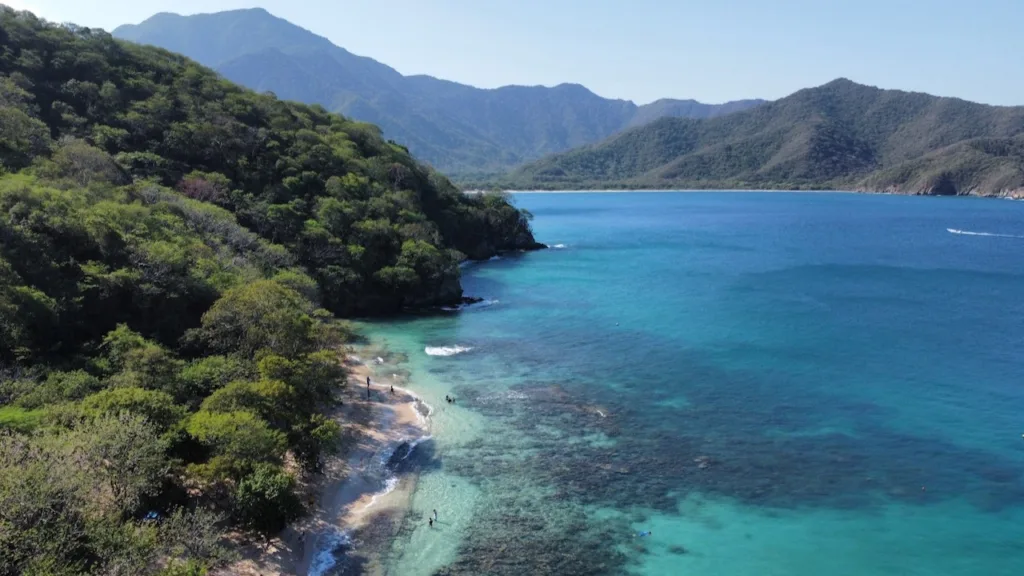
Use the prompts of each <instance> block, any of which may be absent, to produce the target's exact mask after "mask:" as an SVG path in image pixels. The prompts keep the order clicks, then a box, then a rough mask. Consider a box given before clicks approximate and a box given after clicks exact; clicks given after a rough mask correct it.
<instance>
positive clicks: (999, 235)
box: [946, 228, 1024, 239]
mask: <svg viewBox="0 0 1024 576" xmlns="http://www.w3.org/2000/svg"><path fill="white" fill-rule="evenodd" d="M946 230H947V231H948V232H949V233H950V234H963V235H964V236H991V237H994V238H1018V239H1024V236H1018V235H1017V234H996V233H994V232H971V231H970V230H957V229H956V228H946Z"/></svg>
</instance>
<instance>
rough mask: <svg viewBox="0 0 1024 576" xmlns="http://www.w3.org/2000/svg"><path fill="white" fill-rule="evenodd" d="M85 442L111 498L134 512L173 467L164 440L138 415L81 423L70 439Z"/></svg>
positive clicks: (92, 467) (95, 472) (96, 473)
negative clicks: (168, 458)
mask: <svg viewBox="0 0 1024 576" xmlns="http://www.w3.org/2000/svg"><path fill="white" fill-rule="evenodd" d="M69 441H71V442H73V443H78V444H80V445H81V446H82V448H83V450H84V452H85V454H86V457H87V461H88V465H89V467H90V470H91V472H92V476H93V477H94V478H96V479H101V480H102V483H103V484H104V485H105V487H106V488H107V489H109V490H110V499H111V502H113V503H114V504H115V505H116V506H117V507H118V508H119V509H120V510H121V511H122V512H124V513H131V512H132V511H134V510H135V509H137V508H138V506H139V504H140V503H141V502H142V499H143V498H145V497H147V496H154V495H156V493H157V491H158V490H159V487H160V485H161V483H162V482H163V480H164V477H165V476H166V475H167V473H168V471H169V469H170V463H169V462H168V460H167V457H166V456H165V453H164V451H165V446H164V443H163V442H162V441H161V440H160V438H159V437H158V433H157V430H156V428H155V427H154V426H152V425H151V424H149V423H147V422H146V421H145V420H144V419H143V418H141V417H139V416H131V415H127V414H121V415H119V416H113V417H110V416H108V417H101V418H97V419H95V420H91V421H88V422H86V423H85V424H82V425H80V426H78V427H77V428H76V429H75V431H74V433H73V434H72V436H71V438H70V440H69Z"/></svg>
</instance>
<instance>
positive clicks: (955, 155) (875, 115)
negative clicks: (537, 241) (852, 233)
mask: <svg viewBox="0 0 1024 576" xmlns="http://www.w3.org/2000/svg"><path fill="white" fill-rule="evenodd" d="M477 184H479V183H477ZM490 184H497V185H499V186H502V187H506V188H519V189H531V188H589V187H620V188H704V189H707V188H724V189H729V188H744V189H749V188H781V189H847V190H868V191H886V192H899V193H912V194H980V195H1000V196H1014V197H1021V196H1024V107H1022V106H1016V107H999V106H988V105H984V104H976V103H973V102H967V101H965V100H960V99H957V98H940V97H936V96H931V95H928V94H920V93H911V92H903V91H899V90H882V89H879V88H874V87H870V86H863V85H860V84H857V83H855V82H852V81H850V80H847V79H839V80H835V81H833V82H830V83H828V84H825V85H823V86H819V87H817V88H808V89H804V90H800V91H798V92H796V93H794V94H792V95H790V96H787V97H785V98H782V99H780V100H776V101H774V102H770V103H767V104H764V105H762V106H758V107H757V108H754V109H751V110H746V111H742V112H737V113H735V114H730V115H728V116H722V117H718V118H710V119H703V120H694V119H682V118H662V119H660V120H657V121H655V122H653V123H651V124H647V125H645V126H641V127H638V128H634V129H632V130H628V131H626V132H623V133H621V134H618V135H616V136H613V137H611V138H609V139H608V140H606V141H604V142H602V143H600V144H596V145H589V146H584V147H581V148H578V149H574V150H571V151H568V152H564V153H559V154H554V155H552V156H548V157H546V158H543V159H541V160H538V161H536V162H533V163H530V164H527V165H525V166H523V167H521V168H519V169H518V170H516V171H515V172H513V173H512V174H510V175H509V176H508V177H507V178H505V179H503V180H501V181H500V182H491V183H490Z"/></svg>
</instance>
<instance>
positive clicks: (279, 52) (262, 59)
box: [113, 8, 763, 174]
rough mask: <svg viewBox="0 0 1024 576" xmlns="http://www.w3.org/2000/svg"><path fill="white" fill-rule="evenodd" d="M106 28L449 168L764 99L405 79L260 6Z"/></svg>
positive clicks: (499, 167)
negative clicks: (635, 95) (316, 108)
mask: <svg viewBox="0 0 1024 576" xmlns="http://www.w3.org/2000/svg"><path fill="white" fill-rule="evenodd" d="M113 34H114V36H116V37H118V38H121V39H125V40H130V41H132V42H136V43H140V44H152V45H155V46H159V47H161V48H165V49H167V50H170V51H172V52H177V53H180V54H184V55H185V56H188V57H189V58H191V59H193V60H195V61H197V62H199V63H200V64H203V65H205V66H208V67H211V68H213V69H215V70H216V71H218V72H219V73H221V74H222V75H223V76H224V77H226V78H227V79H229V80H232V81H234V82H237V83H239V84H242V85H244V86H247V87H249V88H252V89H254V90H258V91H270V92H273V93H274V94H276V95H277V96H278V97H280V98H282V99H286V100H296V101H299V102H304V103H309V104H320V105H323V106H324V107H326V108H327V109H329V110H331V111H334V112H340V113H342V114H344V115H346V116H349V117H351V118H353V119H356V120H360V121H365V122H370V123H373V124H377V125H379V126H380V127H381V128H382V129H383V131H384V135H385V136H386V137H387V138H390V139H394V140H397V141H400V142H402V143H403V144H404V145H406V146H408V147H409V149H410V151H411V152H413V153H414V154H415V155H416V156H417V157H419V158H420V159H422V160H424V161H426V162H428V163H430V164H432V165H434V166H435V167H436V168H438V169H441V170H443V171H446V172H449V173H456V174H473V173H478V174H479V173H497V172H503V171H505V170H507V169H508V168H510V167H513V166H516V165H519V164H522V163H523V162H526V161H530V160H535V159H538V158H540V157H542V156H544V155H547V154H551V153H554V152H561V151H565V150H568V149H570V148H574V147H578V146H582V145H586V144H591V143H594V142H599V141H601V140H604V139H605V138H607V137H609V136H611V135H613V134H615V133H617V132H620V131H622V130H624V129H627V128H630V127H636V126H640V125H643V124H646V123H648V122H651V121H653V120H656V119H658V118H661V117H666V116H677V117H686V118H712V117H717V116H721V115H724V114H728V113H731V112H736V111H740V110H746V109H749V108H752V107H755V106H757V105H759V104H761V103H763V101H762V100H740V101H735V102H728V103H725V104H719V105H715V104H704V103H701V102H697V101H694V100H672V99H663V100H658V101H656V102H653V103H651V104H648V105H644V106H638V105H636V104H635V103H633V102H631V101H628V100H613V99H608V98H602V97H600V96H598V95H596V94H594V93H593V92H591V91H590V90H588V89H587V88H585V87H583V86H580V85H578V84H560V85H558V86H554V87H544V86H504V87H501V88H496V89H481V88H475V87H473V86H468V85H465V84H459V83H456V82H449V81H446V80H440V79H438V78H434V77H432V76H425V75H416V76H403V75H402V74H400V73H399V72H397V71H396V70H394V69H393V68H390V67H389V66H387V65H385V64H382V63H380V62H377V61H376V60H373V59H371V58H367V57H364V56H357V55H355V54H352V53H351V52H349V51H347V50H345V49H344V48H341V47H338V46H336V45H334V44H333V43H331V41H330V40H328V39H326V38H323V37H321V36H317V35H316V34H313V33H312V32H309V31H308V30H305V29H303V28H300V27H299V26H296V25H294V24H292V23H290V22H288V21H286V20H283V19H281V18H278V17H275V16H273V15H271V14H270V13H268V12H267V11H265V10H263V9H259V8H257V9H246V10H234V11H228V12H219V13H214V14H199V15H194V16H179V15H177V14H169V13H161V14H157V15H155V16H153V17H151V18H149V19H148V20H146V21H144V22H142V23H141V24H138V25H125V26H121V27H118V28H117V29H115V30H114V32H113Z"/></svg>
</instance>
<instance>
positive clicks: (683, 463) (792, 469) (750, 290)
mask: <svg viewBox="0 0 1024 576" xmlns="http://www.w3.org/2000/svg"><path fill="white" fill-rule="evenodd" d="M516 199H517V203H518V205H519V206H521V207H524V208H527V209H529V210H530V211H532V212H533V213H534V214H535V215H536V219H535V221H534V227H535V231H536V235H537V238H538V240H540V241H542V242H546V243H549V244H552V245H559V246H560V247H559V248H556V249H551V250H546V251H542V252H536V253H529V254H520V255H510V256H508V257H506V258H503V259H501V260H497V261H492V262H487V263H481V264H474V265H470V266H468V267H466V268H465V269H464V282H463V283H464V286H465V288H466V291H467V294H470V295H476V296H481V297H484V298H487V299H488V300H489V301H490V302H489V304H490V305H488V306H478V307H474V308H470V309H467V310H464V311H461V312H458V313H446V314H440V315H432V316H420V317H416V318H406V319H401V320H394V321H390V322H385V323H377V324H374V325H371V326H369V332H370V335H371V337H372V338H373V340H374V341H375V343H379V344H383V345H385V346H387V347H388V348H389V349H391V350H393V351H395V352H402V353H404V354H405V355H406V356H405V357H399V358H400V360H401V361H400V362H395V363H394V364H393V365H389V366H386V367H385V368H384V370H385V371H386V370H389V369H396V370H397V369H403V370H408V371H409V373H410V374H411V376H410V380H409V386H410V387H411V388H412V389H413V390H416V391H417V393H419V394H420V395H422V396H423V397H424V399H425V400H427V401H428V402H430V403H431V404H432V405H433V406H434V407H435V412H434V414H433V415H432V417H431V420H432V422H431V426H432V434H433V440H432V441H430V442H428V443H424V444H423V445H421V448H418V450H419V451H420V452H419V457H418V460H417V463H416V467H417V470H418V472H419V480H418V483H417V485H416V489H415V493H414V494H413V497H412V509H411V512H410V513H409V514H408V515H406V517H405V520H404V525H403V528H402V529H401V530H400V531H399V532H398V535H397V537H396V538H395V539H394V540H393V543H392V544H391V546H390V549H389V550H388V551H387V552H386V553H385V555H384V558H383V563H384V565H385V566H386V570H385V571H386V572H387V573H389V574H395V575H407V574H408V575H417V574H423V575H429V574H448V575H454V574H467V575H468V574H594V575H596V574H687V575H695V576H696V575H723V574H727V575H734V576H746V575H750V576H754V575H757V576H763V575H773V574H780V575H781V574H785V575H808V576H810V575H819V574H840V575H843V574H850V575H854V574H858V575H859V574H872V575H874V574H879V575H883V574H884V575H918V574H919V575H928V576H933V575H937V574H946V575H956V576H960V575H984V576H998V575H1013V576H1019V575H1020V574H1024V480H1022V475H1021V474H1022V472H1024V438H1022V437H1021V435H1022V433H1024V378H1022V377H1024V322H1022V321H1024V203H1015V202H1008V201H996V200H982V199H962V198H908V197H896V196H863V195H851V194H786V193H772V194H758V193H663V194H656V193H623V194H519V195H517V196H516ZM947 228H953V229H958V230H963V231H970V232H982V233H986V234H993V235H971V234H953V233H950V232H949V231H947ZM454 346H461V347H464V348H469V350H467V351H463V352H461V353H458V354H453V355H449V356H436V355H435V356H432V355H428V354H426V353H425V349H426V348H427V347H432V348H433V347H454ZM432 352H434V353H435V354H437V353H438V352H444V351H439V350H432ZM446 394H454V395H455V397H456V398H457V401H456V403H455V404H454V405H452V404H448V403H446V402H445V401H444V396H445V395H446ZM434 508H437V509H438V511H439V515H440V520H441V523H440V524H439V526H438V527H435V528H433V529H432V528H430V527H428V526H427V522H426V519H427V514H428V513H429V511H430V510H432V509H434ZM640 530H652V531H653V532H652V534H651V536H650V537H648V538H636V537H635V536H634V535H635V533H636V532H637V531H640Z"/></svg>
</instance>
